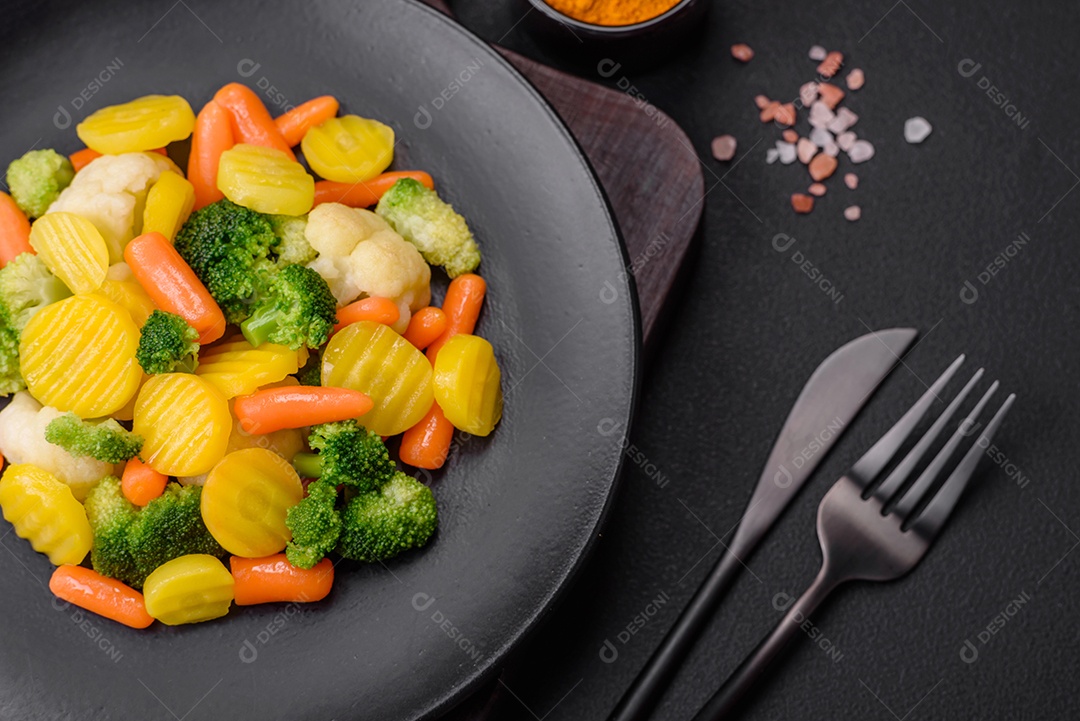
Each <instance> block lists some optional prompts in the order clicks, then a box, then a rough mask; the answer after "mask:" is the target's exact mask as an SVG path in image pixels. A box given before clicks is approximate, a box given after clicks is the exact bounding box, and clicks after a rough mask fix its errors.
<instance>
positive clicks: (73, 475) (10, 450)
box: [0, 391, 115, 501]
mask: <svg viewBox="0 0 1080 721" xmlns="http://www.w3.org/2000/svg"><path fill="white" fill-rule="evenodd" d="M61 415H63V414H62V413H61V412H60V411H58V410H56V409H55V408H53V407H51V406H42V405H41V404H40V403H38V402H37V401H36V400H34V397H33V396H31V395H30V394H29V393H28V392H26V391H20V392H19V393H16V394H15V396H14V397H13V398H12V399H11V403H9V404H8V407H7V408H5V409H4V410H2V411H0V452H2V453H3V454H4V457H5V458H7V460H8V461H10V462H11V463H30V464H33V465H35V466H37V467H38V468H41V469H44V470H46V471H48V472H49V473H51V474H53V475H54V476H56V477H57V478H58V479H60V480H61V481H63V482H64V483H66V484H68V486H69V487H70V488H71V492H72V493H74V494H75V497H76V498H77V499H79V500H80V501H82V500H84V499H85V498H86V494H87V493H88V492H89V491H90V488H91V487H92V486H93V485H94V484H95V483H97V482H98V481H100V480H101V479H102V478H104V477H105V476H108V475H112V474H113V473H114V471H115V468H114V466H113V464H111V463H103V462H101V461H98V460H95V459H93V458H89V457H80V456H73V455H71V454H70V453H68V452H67V451H65V450H64V449H63V448H61V447H60V446H54V445H53V444H52V443H49V442H48V441H47V440H45V426H47V425H49V421H51V420H52V419H53V418H58V417H60V416H61Z"/></svg>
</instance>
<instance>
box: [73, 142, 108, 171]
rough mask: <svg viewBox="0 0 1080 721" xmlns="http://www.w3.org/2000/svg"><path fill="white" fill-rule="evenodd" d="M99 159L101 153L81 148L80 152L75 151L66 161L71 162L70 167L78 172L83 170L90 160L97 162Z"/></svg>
mask: <svg viewBox="0 0 1080 721" xmlns="http://www.w3.org/2000/svg"><path fill="white" fill-rule="evenodd" d="M100 157H101V153H99V152H98V151H96V150H91V149H90V148H83V149H82V150H76V151H75V152H74V153H72V154H71V155H69V156H68V160H70V161H71V167H73V168H75V172H76V173H77V172H79V171H80V170H82V169H83V168H85V167H86V166H87V165H88V164H89V163H90V161H91V160H97V159H98V158H100Z"/></svg>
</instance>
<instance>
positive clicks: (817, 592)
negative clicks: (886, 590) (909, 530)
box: [694, 566, 842, 721]
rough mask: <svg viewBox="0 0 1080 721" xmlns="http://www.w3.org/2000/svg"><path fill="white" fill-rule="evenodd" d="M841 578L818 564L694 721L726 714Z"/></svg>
mask: <svg viewBox="0 0 1080 721" xmlns="http://www.w3.org/2000/svg"><path fill="white" fill-rule="evenodd" d="M841 580H842V579H838V578H836V577H834V576H833V575H832V574H831V573H830V572H829V570H828V568H826V567H825V566H822V568H821V571H819V572H818V575H817V578H815V579H814V582H813V583H811V584H810V587H809V588H807V589H806V591H804V592H803V595H802V596H800V597H799V599H798V600H797V601H795V603H793V604H792V605H791V606H790V607H789V608H788V611H787V613H786V614H784V617H783V618H782V619H781V620H780V622H779V623H778V624H776V627H775V628H774V629H773V630H772V633H770V634H769V635H768V636H767V637H766V638H765V640H764V641H762V642H761V643H760V644H758V647H757V648H756V649H754V652H753V653H752V654H750V655H749V656H748V657H747V658H746V659H745V660H744V661H743V662H742V663H741V664H740V665H739V667H738V668H737V669H735V671H734V672H733V673H732V674H731V675H730V676H729V677H728V679H727V681H725V682H724V685H723V686H721V687H720V689H719V690H718V691H717V692H716V693H715V694H713V697H712V698H711V699H709V701H708V703H706V704H705V705H704V706H703V707H702V708H701V710H700V711H698V713H697V715H696V716H694V721H720V720H721V719H726V718H730V717H731V715H732V714H733V713H734V712H735V710H736V709H738V708H739V704H740V703H741V702H742V700H743V699H744V698H745V697H746V695H747V693H749V691H750V690H751V689H752V688H753V687H754V684H755V683H757V681H758V679H759V678H761V676H762V674H764V673H765V671H767V670H768V669H769V667H770V666H771V665H772V663H773V661H775V660H776V658H777V657H778V656H779V655H780V652H781V651H783V650H784V648H786V647H787V645H788V643H790V642H791V639H793V638H795V637H796V636H797V635H799V633H801V630H800V627H801V626H802V624H803V623H804V622H805V621H806V620H807V619H809V617H810V614H812V613H813V612H814V611H815V610H816V609H817V607H818V606H819V605H821V602H822V601H824V600H825V598H826V597H827V596H828V595H829V594H830V593H831V592H832V591H833V589H835V588H836V587H837V586H838V585H839V584H840V581H841Z"/></svg>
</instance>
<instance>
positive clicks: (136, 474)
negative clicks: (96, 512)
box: [120, 458, 169, 506]
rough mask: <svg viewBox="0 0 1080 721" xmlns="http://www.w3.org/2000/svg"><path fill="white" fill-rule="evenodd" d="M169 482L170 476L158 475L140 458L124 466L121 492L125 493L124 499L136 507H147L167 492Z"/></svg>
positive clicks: (133, 459)
mask: <svg viewBox="0 0 1080 721" xmlns="http://www.w3.org/2000/svg"><path fill="white" fill-rule="evenodd" d="M168 482H169V477H168V476H166V475H163V474H161V473H158V472H157V471H155V470H154V469H153V468H151V467H150V466H148V465H146V464H145V463H143V462H142V461H140V460H139V459H138V458H132V459H131V460H129V461H128V462H127V465H125V466H124V476H123V478H121V479H120V490H122V491H123V492H124V498H126V499H128V500H129V501H131V502H132V503H134V504H135V505H136V506H145V505H146V504H147V503H149V502H150V501H152V500H154V499H155V498H157V497H158V496H160V495H161V494H162V493H163V492H164V491H165V485H166V484H167V483H168Z"/></svg>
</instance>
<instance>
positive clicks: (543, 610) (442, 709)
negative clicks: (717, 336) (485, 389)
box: [405, 0, 642, 719]
mask: <svg viewBox="0 0 1080 721" xmlns="http://www.w3.org/2000/svg"><path fill="white" fill-rule="evenodd" d="M405 3H406V4H408V5H413V6H416V7H419V9H420V10H421V11H423V12H426V13H428V14H431V15H434V16H437V20H438V21H439V22H441V23H442V24H443V25H444V26H445V27H447V28H449V29H450V30H452V31H454V32H456V33H458V34H459V35H461V36H463V37H465V38H466V39H467V40H470V41H472V42H473V43H475V44H477V45H479V46H481V47H482V50H483V52H484V53H486V54H487V56H488V57H489V58H490V59H491V60H493V61H494V62H495V63H496V64H497V65H499V66H501V67H502V69H503V70H505V71H506V72H508V73H509V74H510V75H511V76H512V77H513V78H514V79H515V80H517V81H518V83H519V84H520V85H522V87H524V88H525V90H526V91H527V92H528V93H529V94H530V95H531V96H532V97H533V99H534V100H536V102H537V103H538V104H539V105H540V107H541V108H542V109H543V111H544V113H545V114H546V115H547V117H548V118H549V119H550V120H551V121H553V123H554V125H555V127H556V128H557V129H558V131H559V133H560V134H561V135H562V136H563V138H564V139H566V140H567V141H568V142H569V145H570V147H571V148H572V149H573V151H574V154H575V155H576V156H577V157H578V159H579V160H580V161H581V162H582V164H583V165H584V166H585V169H586V170H587V171H588V176H589V181H590V184H591V187H592V189H593V191H594V192H595V193H596V196H597V198H598V200H599V201H600V204H601V206H602V207H603V209H604V213H605V215H606V216H607V221H608V226H609V227H610V229H611V231H612V233H613V234H614V236H615V245H616V246H617V248H618V251H619V256H620V258H621V259H622V267H623V269H624V270H625V269H626V268H628V267H629V266H630V253H629V250H628V249H627V247H626V240H625V239H624V238H623V233H622V229H621V228H620V227H619V222H618V218H616V216H615V211H614V209H613V208H612V206H611V201H610V199H609V198H608V195H607V191H606V190H604V186H603V185H602V184H601V183H600V179H599V177H598V176H597V174H596V169H595V168H594V167H593V164H592V162H591V161H590V160H589V157H588V155H586V154H585V151H584V149H583V148H582V147H581V144H580V143H579V142H578V140H577V138H575V137H574V135H573V133H571V132H570V129H569V127H568V126H567V125H566V122H565V121H564V120H563V119H562V117H560V116H559V114H558V113H557V112H556V111H555V109H554V108H553V107H552V106H551V103H549V102H548V100H547V98H545V97H544V96H543V94H541V93H540V91H539V90H538V89H537V88H536V86H535V85H533V83H532V81H530V80H529V79H528V78H527V77H525V75H524V74H523V73H522V72H521V71H520V70H518V69H517V68H516V67H514V65H513V63H511V62H510V61H509V60H507V59H506V58H505V57H504V56H503V55H502V53H500V52H499V51H498V49H496V47H495V46H494V45H493V44H492V43H488V42H487V41H486V40H484V39H483V38H481V37H480V36H479V35H477V34H476V33H474V32H472V31H471V30H469V29H468V28H467V27H465V26H464V25H462V24H461V23H460V22H458V21H457V20H456V19H454V18H452V17H449V16H448V15H446V14H445V13H443V12H441V11H440V10H438V9H436V8H434V7H431V6H430V5H428V4H427V3H425V2H423V0H405ZM573 77H574V78H576V79H578V80H582V82H588V81H586V80H583V79H581V78H577V76H573ZM620 280H621V282H622V283H623V284H624V285H625V287H626V290H627V294H626V295H627V299H628V302H629V305H630V320H631V324H630V325H631V328H630V334H631V340H632V351H633V352H632V355H631V358H630V363H631V379H630V403H629V406H628V412H627V416H626V418H624V419H621V420H622V423H621V425H622V428H623V433H621V434H619V435H617V436H613V438H615V439H617V440H618V442H619V447H620V448H619V456H618V461H617V462H616V464H615V470H614V473H613V476H612V478H611V480H610V482H609V483H608V489H607V492H606V493H605V495H604V502H603V504H602V506H601V507H600V511H599V513H598V514H596V520H595V521H594V522H593V524H592V528H591V529H589V536H588V538H587V539H586V541H585V543H584V545H582V546H581V547H580V548H578V549H577V550H575V552H574V555H575V558H574V560H573V562H572V563H571V564H570V566H569V567H568V569H567V570H566V572H565V573H563V574H562V576H561V578H559V579H558V581H557V582H556V584H555V587H554V589H553V590H552V591H551V592H550V593H548V594H547V595H546V596H545V597H543V599H542V600H541V603H540V605H539V607H538V609H537V610H536V611H535V612H533V613H532V614H531V615H530V616H529V617H528V618H527V619H525V620H524V621H523V622H522V623H521V624H520V625H519V626H518V628H517V630H516V631H515V632H514V633H513V634H511V635H510V637H509V638H508V639H507V640H506V641H505V642H504V643H503V644H502V645H501V646H500V647H499V648H498V649H496V650H495V651H493V652H492V653H490V654H488V655H487V657H486V658H485V660H484V663H483V664H482V665H480V666H478V667H477V668H476V669H475V670H474V671H472V672H471V673H470V674H469V675H468V677H467V678H466V680H465V681H464V682H462V683H460V684H458V685H457V686H455V687H454V688H452V689H450V690H449V691H448V692H446V693H445V694H444V695H443V696H442V697H441V698H439V699H437V700H436V701H435V702H434V703H433V704H432V705H431V706H429V707H428V708H427V709H424V710H423V711H421V713H420V715H419V716H417V717H416V718H417V719H435V718H438V717H440V716H443V715H445V714H446V713H448V712H450V711H451V710H453V709H454V708H455V707H456V706H458V705H459V704H461V703H462V702H463V701H465V700H466V698H467V697H468V696H469V695H470V694H471V693H473V692H475V691H476V690H477V689H478V687H480V686H481V685H482V684H483V683H484V682H485V681H487V680H489V679H490V678H491V677H492V676H493V675H494V674H495V673H496V672H497V671H499V670H500V668H501V666H502V664H503V663H504V662H505V660H506V658H507V657H509V656H510V655H511V654H512V653H513V652H514V651H515V650H517V649H518V648H519V647H520V646H521V645H522V644H523V643H524V642H525V641H526V640H527V639H528V638H529V637H530V636H531V635H532V634H533V633H534V632H535V631H536V630H537V629H538V627H539V626H540V625H541V624H542V623H543V621H544V620H545V619H546V618H547V617H548V616H549V615H550V614H551V612H552V611H553V610H554V608H555V607H556V606H557V605H558V604H559V603H560V602H561V601H562V600H563V598H564V597H565V596H566V593H567V592H568V591H569V589H570V587H571V586H572V585H573V583H574V581H575V580H576V579H577V577H578V576H579V575H580V573H581V569H582V567H583V566H584V565H585V562H586V561H587V560H588V558H589V556H590V555H591V554H592V551H593V550H594V549H595V547H596V541H597V539H598V538H599V536H600V533H599V531H600V529H601V528H602V527H603V525H604V524H605V523H606V522H607V520H608V515H609V513H610V511H611V506H612V503H613V500H614V497H615V494H616V493H617V492H618V489H619V487H620V486H621V485H622V484H621V480H622V478H623V466H624V465H625V463H626V454H625V453H624V449H625V448H626V444H627V442H628V441H629V438H630V428H631V426H632V424H633V420H634V417H635V416H636V414H637V404H638V399H639V397H640V390H641V358H642V347H641V344H642V335H641V334H642V331H641V307H640V303H639V300H638V294H637V285H636V282H635V279H634V275H633V273H630V272H628V271H627V272H624V273H621V274H620Z"/></svg>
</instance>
